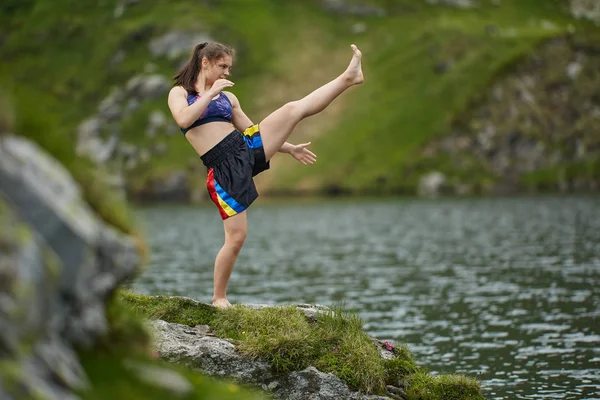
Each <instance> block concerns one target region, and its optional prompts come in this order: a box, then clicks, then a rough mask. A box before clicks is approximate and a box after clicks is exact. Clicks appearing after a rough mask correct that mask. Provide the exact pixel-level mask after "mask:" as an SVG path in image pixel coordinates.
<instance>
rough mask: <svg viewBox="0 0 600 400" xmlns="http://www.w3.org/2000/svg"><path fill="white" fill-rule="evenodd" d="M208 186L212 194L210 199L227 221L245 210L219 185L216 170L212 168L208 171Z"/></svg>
mask: <svg viewBox="0 0 600 400" xmlns="http://www.w3.org/2000/svg"><path fill="white" fill-rule="evenodd" d="M206 186H207V187H208V193H209V194H210V198H211V199H212V201H213V202H214V203H215V204H216V206H217V208H218V209H219V214H221V218H223V219H227V218H229V217H233V216H234V215H236V214H237V213H240V212H242V211H244V210H245V208H244V206H242V205H241V204H240V203H238V202H237V201H235V199H234V198H233V197H231V196H230V195H229V193H227V192H226V191H225V190H224V189H223V188H222V187H221V185H219V183H218V182H217V180H216V179H215V174H214V170H213V169H212V168H210V169H209V170H208V175H207V177H206Z"/></svg>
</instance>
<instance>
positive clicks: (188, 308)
mask: <svg viewBox="0 0 600 400" xmlns="http://www.w3.org/2000/svg"><path fill="white" fill-rule="evenodd" d="M119 296H120V297H121V299H122V300H123V303H124V304H125V305H126V306H128V307H130V308H131V309H133V311H135V312H136V313H137V314H138V315H142V316H144V317H146V318H149V319H162V320H164V321H167V322H174V323H177V324H184V325H189V326H196V325H212V323H213V319H214V317H215V315H216V313H217V310H216V309H215V308H214V307H213V306H210V305H207V304H202V303H198V302H195V301H194V300H191V299H186V298H182V297H168V296H145V295H142V294H138V293H134V292H132V291H128V290H122V291H120V292H119Z"/></svg>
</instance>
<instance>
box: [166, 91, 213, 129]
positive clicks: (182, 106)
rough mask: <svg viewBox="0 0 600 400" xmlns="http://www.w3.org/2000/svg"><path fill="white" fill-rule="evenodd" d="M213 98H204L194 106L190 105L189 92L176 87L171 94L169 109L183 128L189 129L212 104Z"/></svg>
mask: <svg viewBox="0 0 600 400" xmlns="http://www.w3.org/2000/svg"><path fill="white" fill-rule="evenodd" d="M210 100H211V96H210V95H207V96H202V97H200V98H199V99H198V100H197V101H196V102H195V103H194V104H192V105H188V102H187V92H186V91H185V89H184V88H182V87H181V86H175V87H174V88H172V89H171V91H170V92H169V100H168V104H169V109H170V110H171V114H172V115H173V118H174V119H175V122H177V125H179V126H180V127H181V128H184V129H185V128H188V127H189V126H190V125H192V124H193V123H194V121H196V120H197V119H198V118H200V116H201V115H202V113H203V112H204V110H206V107H208V103H210Z"/></svg>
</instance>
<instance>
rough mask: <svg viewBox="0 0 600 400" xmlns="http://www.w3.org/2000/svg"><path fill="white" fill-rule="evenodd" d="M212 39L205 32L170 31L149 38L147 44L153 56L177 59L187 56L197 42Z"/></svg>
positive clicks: (210, 40)
mask: <svg viewBox="0 0 600 400" xmlns="http://www.w3.org/2000/svg"><path fill="white" fill-rule="evenodd" d="M212 41H213V40H212V38H211V37H210V36H208V35H207V34H206V33H200V32H192V33H188V32H181V31H171V32H168V33H166V34H164V35H162V36H160V37H157V38H154V39H152V40H150V43H149V45H148V46H149V47H150V52H151V53H152V56H153V57H155V58H156V57H166V58H167V59H169V60H177V59H179V58H181V57H182V56H185V57H186V58H187V57H188V56H189V55H190V54H191V52H192V49H193V48H194V46H195V45H196V44H197V43H203V42H212Z"/></svg>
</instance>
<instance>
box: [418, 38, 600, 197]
mask: <svg viewBox="0 0 600 400" xmlns="http://www.w3.org/2000/svg"><path fill="white" fill-rule="evenodd" d="M599 46H600V44H598V42H593V41H590V40H588V39H587V38H585V37H584V36H573V37H565V38H559V39H554V40H551V41H549V42H547V43H545V44H544V45H542V46H540V47H539V48H538V49H537V50H535V51H534V52H533V54H531V55H530V56H528V57H527V59H525V60H524V61H523V62H521V63H519V64H518V66H517V67H515V68H513V69H512V70H511V71H509V72H508V73H507V74H506V75H505V76H504V77H503V78H501V79H499V80H497V81H496V82H495V83H493V84H492V85H491V88H490V90H489V92H488V94H487V95H486V96H485V97H484V98H483V99H477V104H473V105H472V106H471V107H470V109H471V110H472V111H470V112H468V113H467V114H465V115H464V116H463V117H462V118H461V119H460V120H459V121H457V122H456V123H455V124H454V126H453V127H452V129H451V131H450V132H447V134H446V135H442V137H443V138H442V139H439V140H436V141H433V142H431V143H429V144H428V145H427V146H426V147H425V148H424V149H423V158H422V160H421V162H422V163H423V165H427V163H429V162H431V160H435V159H440V158H442V159H444V158H446V159H450V160H451V161H450V166H448V165H447V164H446V165H445V166H444V168H442V167H439V168H438V169H437V170H443V171H444V175H445V179H444V182H445V183H446V184H447V187H446V189H447V190H446V191H449V192H450V193H456V194H471V193H473V192H483V193H493V194H504V193H514V192H520V191H523V190H537V189H538V188H537V187H536V185H538V184H536V183H535V182H534V183H530V184H528V183H526V182H525V181H526V180H527V177H530V176H533V175H532V174H536V173H538V172H539V171H548V173H549V174H554V175H552V179H551V180H550V181H551V182H552V183H550V184H551V185H553V186H552V187H548V188H545V189H548V190H552V191H596V190H598V189H600V180H599V177H598V175H597V173H594V172H593V171H592V172H590V168H594V167H593V165H596V167H595V168H598V164H599V163H600V103H599V102H598V99H599V98H598V93H600V79H599V77H598V74H597V73H596V71H598V70H599V69H600V57H599V56H598V54H600V47H599ZM429 165H431V164H429ZM413 167H416V168H417V169H421V170H422V169H423V168H422V167H420V166H419V164H418V163H416V164H415V165H413ZM434 171H435V170H433V171H432V173H429V174H425V175H423V176H422V178H421V182H422V187H423V188H424V189H423V192H424V193H425V194H428V193H430V192H431V190H429V189H430V188H431V186H432V185H433V183H436V182H438V183H439V181H440V180H439V179H433V177H434V176H435V175H434V174H433V172H434ZM557 175H558V176H557ZM481 176H485V177H487V178H484V179H483V181H479V182H477V181H474V180H473V177H481ZM539 185H542V183H540V184H539ZM539 189H540V190H541V189H543V188H539Z"/></svg>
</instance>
